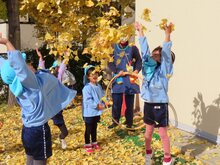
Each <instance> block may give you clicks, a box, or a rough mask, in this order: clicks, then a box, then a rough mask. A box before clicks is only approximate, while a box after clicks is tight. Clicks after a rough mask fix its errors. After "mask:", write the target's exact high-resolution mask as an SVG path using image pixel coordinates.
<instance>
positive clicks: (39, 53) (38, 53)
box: [35, 48, 43, 60]
mask: <svg viewBox="0 0 220 165" xmlns="http://www.w3.org/2000/svg"><path fill="white" fill-rule="evenodd" d="M35 50H36V52H37V55H38V57H39V59H40V60H43V56H42V54H41V52H40V51H39V50H38V48H36V49H35Z"/></svg>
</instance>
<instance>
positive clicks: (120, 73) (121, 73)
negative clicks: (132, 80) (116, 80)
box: [117, 70, 125, 77]
mask: <svg viewBox="0 0 220 165" xmlns="http://www.w3.org/2000/svg"><path fill="white" fill-rule="evenodd" d="M117 76H118V77H121V76H125V72H124V71H123V70H121V71H120V72H119V73H118V74H117Z"/></svg>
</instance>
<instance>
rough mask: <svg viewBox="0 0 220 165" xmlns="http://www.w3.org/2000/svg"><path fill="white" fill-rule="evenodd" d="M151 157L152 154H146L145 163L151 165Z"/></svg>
mask: <svg viewBox="0 0 220 165" xmlns="http://www.w3.org/2000/svg"><path fill="white" fill-rule="evenodd" d="M151 158H152V154H146V156H145V165H151V163H152V161H151Z"/></svg>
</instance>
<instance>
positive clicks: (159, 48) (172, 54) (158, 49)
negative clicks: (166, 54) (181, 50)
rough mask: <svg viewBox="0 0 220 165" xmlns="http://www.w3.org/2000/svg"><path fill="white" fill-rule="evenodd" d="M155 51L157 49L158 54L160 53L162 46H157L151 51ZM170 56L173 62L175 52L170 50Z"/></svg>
mask: <svg viewBox="0 0 220 165" xmlns="http://www.w3.org/2000/svg"><path fill="white" fill-rule="evenodd" d="M155 51H159V52H160V55H161V51H162V47H161V46H158V47H156V48H155V49H154V50H153V51H152V52H155ZM171 57H172V62H173V63H174V61H175V53H174V52H173V51H171Z"/></svg>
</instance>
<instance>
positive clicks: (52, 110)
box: [0, 34, 76, 165]
mask: <svg viewBox="0 0 220 165" xmlns="http://www.w3.org/2000/svg"><path fill="white" fill-rule="evenodd" d="M0 44H2V45H5V46H6V47H7V50H8V60H4V59H3V58H1V57H0V72H1V78H2V80H3V81H4V82H5V83H6V84H8V85H9V89H10V90H11V92H12V93H13V94H14V95H15V96H16V99H17V102H18V104H19V105H20V106H21V109H22V112H21V116H22V122H23V128H22V143H23V146H24V148H25V153H26V156H27V163H26V164H27V165H32V164H35V165H43V164H46V163H47V159H48V158H49V157H50V156H51V155H52V142H51V132H50V127H49V125H48V123H47V121H48V120H49V119H50V118H52V117H53V116H55V115H56V114H57V113H58V112H59V111H61V110H62V109H64V108H65V107H66V106H67V105H68V104H69V103H70V102H71V101H72V99H73V98H74V97H75V95H76V91H73V90H70V89H68V88H66V87H65V86H64V85H62V84H61V83H60V82H59V81H58V80H57V79H56V78H55V77H54V76H53V75H51V74H50V73H47V72H46V71H36V70H37V66H38V64H37V63H38V61H36V62H35V61H32V59H33V58H28V57H27V64H26V63H25V60H24V59H23V57H22V55H21V52H20V51H17V50H15V48H14V47H13V45H12V44H11V43H10V41H8V40H7V39H5V38H2V34H0Z"/></svg>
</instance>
